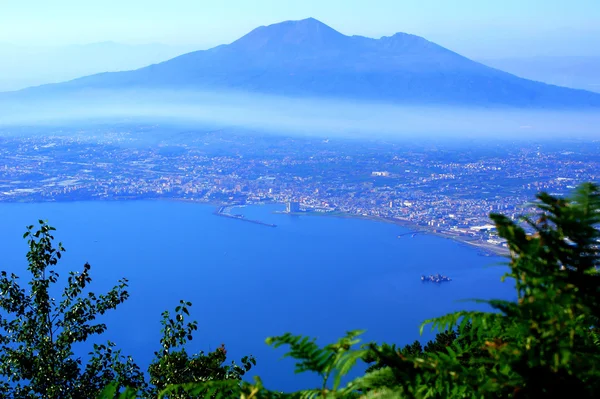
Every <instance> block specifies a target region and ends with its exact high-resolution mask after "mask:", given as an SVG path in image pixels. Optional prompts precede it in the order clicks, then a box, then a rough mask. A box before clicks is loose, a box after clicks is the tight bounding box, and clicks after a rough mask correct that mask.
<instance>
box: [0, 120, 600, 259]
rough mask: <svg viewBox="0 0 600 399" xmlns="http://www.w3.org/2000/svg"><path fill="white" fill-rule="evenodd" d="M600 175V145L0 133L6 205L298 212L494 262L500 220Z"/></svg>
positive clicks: (183, 133)
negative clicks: (424, 235)
mask: <svg viewBox="0 0 600 399" xmlns="http://www.w3.org/2000/svg"><path fill="white" fill-rule="evenodd" d="M29 130H31V131H29ZM34 131H35V132H36V133H43V134H33V133H32V132H34ZM17 133H19V134H17ZM599 174H600V143H599V142H592V143H590V142H577V141H574V140H572V141H564V142H561V143H553V144H552V143H534V142H525V141H523V142H518V143H514V142H509V141H501V140H490V141H478V142H475V141H467V140H463V141H459V142H456V141H455V142H451V141H444V140H420V141H415V142H411V141H410V140H404V141H399V140H397V141H383V140H378V141H375V140H359V139H353V140H350V139H335V138H329V139H324V138H318V137H286V136H276V135H269V134H259V133H256V132H248V131H241V130H237V129H217V130H201V129H198V130H194V129H191V130H190V129H182V128H174V127H168V126H160V125H136V124H125V125H116V126H112V127H106V126H93V127H89V128H79V129H77V130H69V129H59V128H43V129H41V128H21V130H20V131H19V132H15V131H14V130H9V129H8V128H6V129H4V130H3V131H2V132H0V201H3V202H36V201H74V200H77V201H81V200H126V199H170V200H185V201H195V202H203V203H212V204H215V205H224V206H231V205H242V204H261V203H288V211H292V212H293V213H297V212H302V213H303V214H307V215H309V214H311V215H330V216H340V217H363V218H371V219H377V220H383V221H388V222H394V223H398V224H402V225H405V226H407V227H409V228H411V229H412V230H414V231H415V232H419V231H426V232H430V233H434V234H439V235H442V236H445V237H450V238H454V239H457V240H460V241H462V242H467V243H470V244H473V245H477V246H479V247H480V248H481V249H483V250H487V251H488V252H496V253H501V252H503V251H505V249H504V248H503V247H504V246H505V243H504V242H503V241H502V240H501V239H499V238H498V237H497V236H496V234H495V232H494V229H493V225H491V224H490V220H489V217H488V215H489V214H490V213H493V212H498V213H503V214H507V215H509V216H510V217H513V218H516V217H518V216H520V215H522V214H523V213H524V212H526V209H524V207H523V206H524V205H525V204H526V203H527V201H529V200H531V198H533V196H534V195H535V193H537V192H539V191H541V190H543V191H548V192H550V193H553V194H561V195H562V194H566V193H568V192H569V191H570V190H571V189H572V188H573V187H575V186H576V185H577V184H578V183H580V182H584V181H597V180H598V178H599ZM290 204H291V209H290ZM399 238H400V237H399Z"/></svg>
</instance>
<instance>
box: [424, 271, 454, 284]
mask: <svg viewBox="0 0 600 399" xmlns="http://www.w3.org/2000/svg"><path fill="white" fill-rule="evenodd" d="M421 281H422V282H424V283H437V284H440V283H446V282H449V281H452V279H451V278H450V277H448V276H444V275H442V274H439V273H437V274H430V275H429V276H421Z"/></svg>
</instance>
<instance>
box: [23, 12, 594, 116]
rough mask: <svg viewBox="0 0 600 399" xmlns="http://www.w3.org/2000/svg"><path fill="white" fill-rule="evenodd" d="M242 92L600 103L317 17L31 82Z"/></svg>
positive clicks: (70, 87)
mask: <svg viewBox="0 0 600 399" xmlns="http://www.w3.org/2000/svg"><path fill="white" fill-rule="evenodd" d="M132 88H133V89H135V88H143V89H201V90H225V89H226V90H236V91H245V92H258V93H268V94H278V95H289V96H308V97H315V96H316V97H328V98H344V99H358V100H367V101H375V102H386V103H396V104H411V105H467V106H485V107H490V106H492V107H495V106H506V107H520V108H587V107H594V108H595V107H599V108H600V94H597V93H591V92H587V91H583V90H574V89H567V88H563V87H557V86H552V85H548V84H543V83H539V82H534V81H531V80H527V79H523V78H519V77H517V76H514V75H511V74H509V73H506V72H502V71H500V70H497V69H494V68H491V67H488V66H485V65H483V64H481V63H478V62H475V61H472V60H470V59H468V58H465V57H463V56H461V55H459V54H456V53H454V52H452V51H450V50H448V49H446V48H443V47H441V46H439V45H437V44H435V43H432V42H430V41H427V40H425V39H424V38H422V37H419V36H415V35H411V34H406V33H397V34H395V35H393V36H390V37H382V38H380V39H371V38H366V37H361V36H346V35H343V34H341V33H339V32H337V31H336V30H334V29H332V28H330V27H329V26H327V25H325V24H323V23H321V22H319V21H317V20H315V19H313V18H309V19H305V20H301V21H286V22H282V23H278V24H274V25H270V26H261V27H259V28H256V29H254V30H253V31H252V32H250V33H248V34H247V35H245V36H243V37H242V38H240V39H238V40H237V41H235V42H233V43H231V44H228V45H221V46H218V47H215V48H212V49H209V50H204V51H196V52H192V53H188V54H184V55H181V56H179V57H176V58H173V59H171V60H169V61H165V62H162V63H159V64H154V65H150V66H148V67H144V68H141V69H137V70H134V71H127V72H115V73H101V74H97V75H92V76H87V77H84V78H79V79H76V80H73V81H70V82H66V83H61V84H56V85H46V86H43V87H39V88H35V89H28V92H29V93H30V94H39V95H42V94H52V93H56V92H70V91H77V90H82V89H85V90H89V89H117V90H118V89H132Z"/></svg>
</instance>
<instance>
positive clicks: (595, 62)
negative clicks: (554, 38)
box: [482, 56, 600, 92]
mask: <svg viewBox="0 0 600 399" xmlns="http://www.w3.org/2000/svg"><path fill="white" fill-rule="evenodd" d="M482 62H483V63H484V64H486V65H489V66H492V67H494V68H498V69H502V70H503V71H507V72H510V73H512V74H515V75H517V76H520V77H522V78H526V79H532V80H537V81H540V82H545V83H550V84H554V85H559V86H565V87H571V88H576V89H583V90H589V91H595V92H600V57H591V56H588V57H567V56H564V57H560V56H554V57H550V56H548V57H528V58H526V57H518V58H500V59H490V60H482Z"/></svg>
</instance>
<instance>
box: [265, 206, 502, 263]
mask: <svg viewBox="0 0 600 399" xmlns="http://www.w3.org/2000/svg"><path fill="white" fill-rule="evenodd" d="M274 213H278V214H283V215H290V216H321V217H334V218H340V219H363V220H370V221H374V222H380V223H391V224H395V225H398V226H401V227H405V228H408V229H411V230H412V231H413V232H414V233H419V234H427V235H434V236H437V237H440V238H445V239H448V240H452V241H455V242H458V243H460V244H463V245H468V246H470V247H473V248H475V249H477V250H479V251H480V252H481V253H482V254H483V255H484V256H507V255H509V253H510V252H509V250H508V249H507V248H504V247H499V246H497V245H493V244H487V243H484V242H480V241H473V240H469V239H468V238H467V237H464V236H458V235H450V234H444V233H440V232H437V231H434V230H433V229H430V228H427V227H425V226H420V225H418V224H416V223H413V222H410V221H408V220H401V219H393V218H386V217H381V216H365V215H355V214H352V213H345V212H295V213H287V212H281V211H275V212H274Z"/></svg>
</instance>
